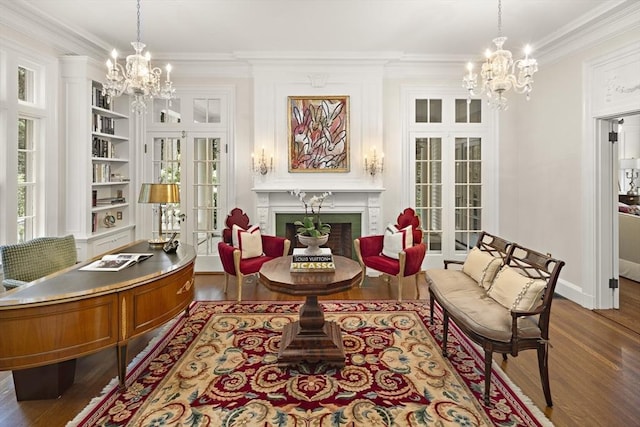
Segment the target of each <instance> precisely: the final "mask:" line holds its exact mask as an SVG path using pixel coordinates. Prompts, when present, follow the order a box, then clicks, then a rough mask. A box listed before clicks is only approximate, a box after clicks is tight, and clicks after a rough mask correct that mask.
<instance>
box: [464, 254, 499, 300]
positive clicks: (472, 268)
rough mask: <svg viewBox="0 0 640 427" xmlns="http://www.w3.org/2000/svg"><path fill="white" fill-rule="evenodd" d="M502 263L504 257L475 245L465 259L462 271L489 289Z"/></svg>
mask: <svg viewBox="0 0 640 427" xmlns="http://www.w3.org/2000/svg"><path fill="white" fill-rule="evenodd" d="M501 265H502V258H500V257H495V256H493V255H491V254H490V253H489V252H485V251H481V250H480V249H479V248H477V247H474V248H473V249H471V251H469V254H468V255H467V259H465V260H464V264H463V265H462V271H463V272H464V273H465V274H467V276H469V277H471V278H472V279H473V280H475V281H476V282H478V285H480V286H482V287H483V288H485V289H486V290H489V288H490V287H491V284H492V283H493V279H494V278H495V277H496V273H497V272H498V270H499V269H500V266H501Z"/></svg>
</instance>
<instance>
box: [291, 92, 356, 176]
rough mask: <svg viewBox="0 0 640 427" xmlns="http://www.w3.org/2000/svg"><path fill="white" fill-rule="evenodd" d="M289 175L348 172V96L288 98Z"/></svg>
mask: <svg viewBox="0 0 640 427" xmlns="http://www.w3.org/2000/svg"><path fill="white" fill-rule="evenodd" d="M287 102H288V107H287V112H288V120H289V132H288V138H289V141H288V145H289V172H349V167H350V165H349V149H350V147H349V97H348V96H289V97H288V98H287Z"/></svg>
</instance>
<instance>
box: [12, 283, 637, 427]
mask: <svg viewBox="0 0 640 427" xmlns="http://www.w3.org/2000/svg"><path fill="white" fill-rule="evenodd" d="M223 282H224V280H223V276H222V275H221V274H207V275H197V276H196V298H197V299H199V300H216V301H217V300H226V299H235V298H236V289H235V286H234V285H233V283H234V282H233V281H231V282H230V284H229V294H228V295H225V294H224V293H223V291H222V289H223ZM622 288H623V289H624V288H627V286H624V283H623V284H622ZM638 288H639V289H640V286H639V287H638ZM628 290H631V291H633V290H634V288H632V287H628ZM420 292H421V296H422V298H427V297H428V293H427V290H426V283H425V281H424V279H423V278H422V279H421V280H420ZM403 295H404V296H405V298H406V299H410V298H415V295H414V289H413V286H412V284H409V283H407V284H405V289H404V292H403ZM396 296H397V289H396V285H395V283H394V282H392V285H391V286H388V285H387V284H386V283H384V282H383V281H381V280H378V279H372V278H368V279H367V281H366V282H365V287H364V288H362V289H360V288H358V289H352V290H350V291H348V292H344V293H340V294H334V295H331V296H329V297H323V298H321V300H322V299H325V300H327V299H330V300H340V299H347V300H371V299H376V300H385V299H395V298H396ZM639 296H640V292H638V294H636V298H637V297H639ZM243 298H244V299H245V300H247V301H256V300H260V301H262V300H272V301H274V300H300V301H301V300H302V298H300V297H290V296H287V295H282V294H275V293H272V292H270V291H269V290H267V289H266V288H265V287H263V286H261V285H258V284H256V282H255V280H247V281H246V282H245V284H244V289H243ZM621 300H622V301H624V300H625V296H624V295H623V296H622V297H621ZM629 301H632V300H629ZM636 301H637V300H636ZM626 306H627V305H626V304H625V305H624V306H623V308H622V309H621V311H622V310H624V309H625V308H626ZM627 315H628V316H629V318H630V319H634V318H635V320H632V321H634V322H635V323H636V324H637V323H638V321H639V320H640V310H638V306H637V305H636V306H635V310H633V313H627V314H623V316H627ZM154 333H157V332H155V331H154V332H150V333H148V334H146V335H144V336H142V337H139V338H136V339H134V340H133V341H132V342H131V343H130V345H129V350H130V351H129V358H130V359H131V358H133V357H134V356H135V355H136V354H137V353H138V352H139V351H141V350H142V349H144V347H145V346H146V344H147V343H148V341H149V339H151V338H152V337H153V335H154ZM550 334H551V344H552V346H553V347H552V348H551V350H550V356H549V366H550V368H549V371H550V377H551V392H552V395H553V401H554V407H553V408H546V407H545V403H544V396H543V393H542V388H541V386H540V378H539V375H538V365H537V358H536V352H535V351H531V350H530V351H524V352H522V353H520V355H519V356H518V357H516V358H511V357H510V358H509V359H508V361H507V362H503V361H502V358H501V357H500V356H496V357H495V360H496V362H498V363H499V364H500V365H501V366H502V368H503V369H504V370H505V372H506V373H507V375H508V376H509V377H510V378H511V379H512V380H513V382H514V383H515V384H516V385H517V386H518V387H519V388H520V389H521V390H522V391H523V392H524V393H525V394H526V395H527V396H529V397H530V398H531V400H532V401H533V403H534V404H535V405H537V406H538V407H539V408H540V409H541V410H542V411H543V412H544V413H545V414H546V415H547V416H548V417H549V418H550V419H551V420H552V421H553V423H554V424H555V425H556V426H631V425H640V391H639V390H640V389H639V384H640V334H639V333H638V332H637V329H636V332H634V330H632V329H631V328H629V327H626V326H623V325H621V324H619V323H617V322H615V321H612V320H611V319H609V318H608V317H604V316H603V315H601V314H599V313H596V312H595V311H591V310H587V309H584V308H582V307H580V306H579V305H577V304H575V303H573V302H571V301H568V300H566V299H564V298H561V297H557V298H556V299H554V306H553V309H552V317H551V332H550ZM115 359H116V357H115V350H113V349H110V350H105V351H102V352H99V353H96V354H93V355H91V356H87V357H83V358H81V359H79V360H78V363H77V368H76V381H75V383H74V385H73V386H71V388H70V389H69V390H67V392H66V393H65V394H64V395H63V396H62V397H60V398H59V399H55V400H43V401H29V402H20V403H18V402H17V401H16V399H15V393H14V389H13V381H12V378H11V374H10V373H9V372H0V426H11V427H21V426H43V427H44V426H47V427H55V426H64V425H65V424H66V423H67V422H68V421H69V420H71V419H73V418H74V416H75V415H76V414H77V413H78V412H80V411H81V410H82V409H83V408H84V407H85V406H86V405H87V404H88V403H89V402H90V400H91V399H92V398H93V397H95V396H98V395H99V394H100V392H101V390H102V389H103V388H104V386H106V385H107V383H108V382H109V381H110V380H111V379H112V378H114V377H115V375H116V366H115Z"/></svg>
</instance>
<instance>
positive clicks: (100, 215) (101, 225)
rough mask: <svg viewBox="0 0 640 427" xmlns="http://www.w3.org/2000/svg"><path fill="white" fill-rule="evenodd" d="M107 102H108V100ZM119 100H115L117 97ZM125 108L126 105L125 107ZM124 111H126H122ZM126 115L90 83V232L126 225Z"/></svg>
mask: <svg viewBox="0 0 640 427" xmlns="http://www.w3.org/2000/svg"><path fill="white" fill-rule="evenodd" d="M110 101H111V102H110ZM118 101H119V100H118ZM125 107H127V106H125ZM125 111H126V110H125ZM128 135H129V116H128V115H127V114H125V113H124V112H122V111H119V110H118V104H117V102H116V100H109V99H108V97H106V96H105V95H103V94H102V85H101V84H100V83H99V82H96V81H92V83H91V169H92V176H91V180H92V181H91V182H92V183H91V233H93V234H99V233H104V232H106V231H113V230H112V229H115V228H118V227H122V226H124V225H128V224H129V221H128V216H129V212H128V207H129V197H130V192H129V179H130V178H129V174H130V170H129V136H128Z"/></svg>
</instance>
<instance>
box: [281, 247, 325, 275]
mask: <svg viewBox="0 0 640 427" xmlns="http://www.w3.org/2000/svg"><path fill="white" fill-rule="evenodd" d="M289 271H290V272H292V273H330V272H332V271H336V265H335V263H334V261H333V255H332V254H331V249H330V248H320V253H319V254H314V255H309V254H306V253H305V249H304V248H294V249H293V256H292V258H291V266H290V268H289Z"/></svg>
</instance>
